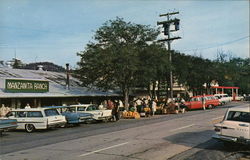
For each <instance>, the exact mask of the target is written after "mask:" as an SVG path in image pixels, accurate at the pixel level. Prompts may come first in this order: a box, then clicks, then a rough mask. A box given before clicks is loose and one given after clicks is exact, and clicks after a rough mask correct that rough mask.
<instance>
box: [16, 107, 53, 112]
mask: <svg viewBox="0 0 250 160" xmlns="http://www.w3.org/2000/svg"><path fill="white" fill-rule="evenodd" d="M45 109H51V108H47V107H39V108H19V109H12V110H11V111H22V112H25V111H41V110H45Z"/></svg>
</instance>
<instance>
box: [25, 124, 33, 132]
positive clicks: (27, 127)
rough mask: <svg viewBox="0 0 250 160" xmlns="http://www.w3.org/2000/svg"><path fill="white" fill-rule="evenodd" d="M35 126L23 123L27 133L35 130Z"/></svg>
mask: <svg viewBox="0 0 250 160" xmlns="http://www.w3.org/2000/svg"><path fill="white" fill-rule="evenodd" d="M35 129H36V128H35V126H34V125H33V124H26V125H25V130H26V132H28V133H31V132H34V131H35Z"/></svg>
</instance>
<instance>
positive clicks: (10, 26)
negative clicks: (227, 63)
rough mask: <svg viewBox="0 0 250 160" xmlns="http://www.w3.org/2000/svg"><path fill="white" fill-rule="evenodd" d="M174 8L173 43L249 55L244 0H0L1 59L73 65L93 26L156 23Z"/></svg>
mask: <svg viewBox="0 0 250 160" xmlns="http://www.w3.org/2000/svg"><path fill="white" fill-rule="evenodd" d="M172 11H179V12H180V14H179V15H177V16H176V17H177V18H180V19H181V22H180V24H181V26H180V31H179V32H176V33H174V34H173V36H181V37H182V39H181V40H177V41H174V42H173V43H172V48H173V49H175V50H179V51H181V52H183V53H186V54H196V55H202V56H203V57H204V58H210V59H213V58H215V57H216V54H217V52H218V51H224V52H225V53H230V54H233V55H235V56H239V57H242V58H246V57H249V1H248V0H240V1H223V0H221V1H215V0H210V1H209V0H207V1H202V0H200V1H199V0H193V1H189V0H181V1H174V0H169V1H168V0H0V17H1V18H0V60H4V61H6V60H10V59H11V58H13V57H14V56H15V53H16V57H17V58H19V59H21V60H22V61H23V62H25V63H30V62H35V61H36V62H40V61H50V62H53V63H56V64H59V65H63V66H64V65H65V63H70V65H71V66H72V67H75V66H76V62H77V61H79V59H80V57H78V56H76V52H78V51H82V50H84V47H85V46H86V44H87V43H88V42H89V41H92V37H93V35H94V33H95V31H96V30H97V29H98V28H99V27H100V26H101V25H102V24H103V23H104V22H105V21H107V20H110V19H115V17H117V16H119V17H122V18H124V20H125V21H131V22H133V23H139V24H145V25H150V26H152V27H157V25H156V22H157V21H160V20H165V19H164V18H159V14H161V13H166V12H172Z"/></svg>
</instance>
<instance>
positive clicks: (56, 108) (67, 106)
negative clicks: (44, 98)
mask: <svg viewBox="0 0 250 160" xmlns="http://www.w3.org/2000/svg"><path fill="white" fill-rule="evenodd" d="M68 107H69V106H44V107H43V108H56V109H58V108H68Z"/></svg>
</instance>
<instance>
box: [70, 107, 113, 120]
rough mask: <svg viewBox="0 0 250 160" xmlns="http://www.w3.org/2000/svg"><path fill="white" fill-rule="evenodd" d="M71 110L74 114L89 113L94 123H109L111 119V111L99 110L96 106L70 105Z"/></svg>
mask: <svg viewBox="0 0 250 160" xmlns="http://www.w3.org/2000/svg"><path fill="white" fill-rule="evenodd" d="M70 108H71V109H74V110H75V111H76V113H90V114H92V115H93V119H94V120H96V121H109V120H111V119H112V110H111V109H101V110H100V109H99V107H98V105H96V104H77V105H70Z"/></svg>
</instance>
